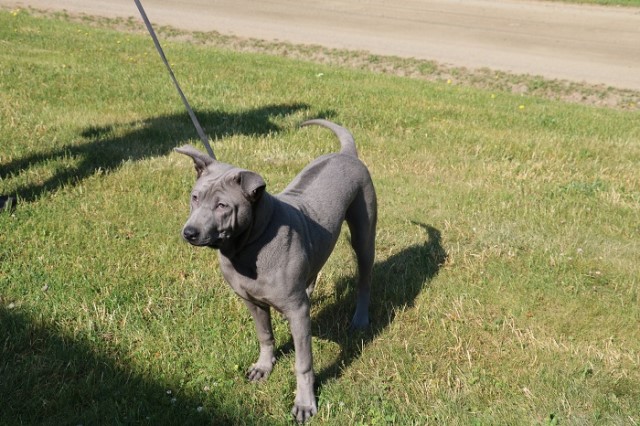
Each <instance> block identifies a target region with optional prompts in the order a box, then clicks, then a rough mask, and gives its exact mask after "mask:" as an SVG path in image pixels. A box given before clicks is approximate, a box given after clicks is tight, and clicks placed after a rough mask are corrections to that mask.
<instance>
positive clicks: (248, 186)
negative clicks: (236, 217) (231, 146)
mask: <svg viewBox="0 0 640 426" xmlns="http://www.w3.org/2000/svg"><path fill="white" fill-rule="evenodd" d="M232 180H233V181H234V182H235V183H237V184H238V185H240V188H242V192H243V194H244V196H245V197H247V200H249V201H251V202H252V203H255V202H256V201H258V200H259V199H260V197H262V194H263V193H264V190H265V188H266V187H267V184H266V183H265V181H264V179H262V176H260V175H259V174H257V173H255V172H251V171H249V170H240V171H239V172H237V173H236V174H234V175H233V176H232Z"/></svg>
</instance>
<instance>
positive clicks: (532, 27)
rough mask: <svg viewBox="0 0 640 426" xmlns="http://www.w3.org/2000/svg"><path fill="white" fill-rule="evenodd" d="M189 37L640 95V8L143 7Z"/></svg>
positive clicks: (100, 8) (38, 3)
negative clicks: (231, 38) (406, 60)
mask: <svg viewBox="0 0 640 426" xmlns="http://www.w3.org/2000/svg"><path fill="white" fill-rule="evenodd" d="M143 5H144V7H145V9H146V11H147V14H148V15H149V18H150V19H151V21H152V22H154V23H157V24H166V25H172V26H174V27H177V28H181V29H187V30H201V31H212V30H215V31H218V32H220V33H222V34H229V35H236V36H240V37H253V38H259V39H264V40H280V41H288V42H293V43H300V44H319V45H323V46H327V47H335V48H344V49H356V50H366V51H369V52H371V53H375V54H381V55H396V56H402V57H414V58H419V59H430V60H435V61H437V62H440V63H444V64H448V65H453V66H463V67H468V68H483V67H486V68H490V69H494V70H501V71H507V72H514V73H519V74H533V75H541V76H544V77H547V78H559V79H565V80H570V81H575V82H586V83H590V84H605V85H608V86H612V87H616V88H620V89H633V90H640V9H639V8H622V7H599V6H584V5H580V6H578V5H572V4H566V3H553V2H544V1H533V0H402V1H397V2H392V1H389V0H325V1H310V0H260V1H256V0H144V1H143ZM0 6H4V7H11V8H16V7H34V8H37V9H41V10H66V11H68V12H69V13H84V14H88V15H98V16H106V17H128V16H136V17H137V16H138V11H137V9H136V7H135V5H134V3H133V1H132V0H91V1H88V0H21V1H16V0H0Z"/></svg>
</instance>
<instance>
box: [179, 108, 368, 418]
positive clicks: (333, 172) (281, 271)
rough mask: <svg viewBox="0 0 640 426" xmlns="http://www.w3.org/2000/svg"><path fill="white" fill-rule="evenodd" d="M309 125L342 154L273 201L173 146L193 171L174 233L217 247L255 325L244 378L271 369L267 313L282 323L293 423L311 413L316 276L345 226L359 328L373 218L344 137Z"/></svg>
mask: <svg viewBox="0 0 640 426" xmlns="http://www.w3.org/2000/svg"><path fill="white" fill-rule="evenodd" d="M309 125H319V126H323V127H326V128H328V129H330V130H332V131H333V133H334V134H335V135H336V136H337V138H338V139H339V141H340V144H341V150H340V151H339V152H337V153H331V154H325V155H323V156H320V157H318V158H317V159H315V160H314V161H312V162H311V163H310V164H309V165H307V166H306V167H305V168H304V169H303V170H302V171H301V172H300V174H298V175H297V176H296V177H295V179H294V180H293V181H292V182H291V183H290V184H289V185H288V186H287V187H286V188H285V189H284V191H282V192H281V193H280V194H278V195H271V194H269V193H268V192H267V191H266V190H265V188H266V184H265V181H264V179H263V178H262V177H261V176H260V175H259V174H257V173H255V172H252V171H249V170H244V169H241V168H238V167H234V166H232V165H229V164H225V163H222V162H219V161H217V160H216V159H214V158H212V157H209V156H207V155H206V154H204V153H202V152H201V151H199V150H197V149H196V148H194V147H192V146H190V145H185V146H182V147H180V148H176V149H175V150H176V151H177V152H179V153H181V154H185V155H187V156H189V157H191V158H192V159H193V162H194V165H195V169H196V175H197V178H196V183H195V185H194V187H193V191H192V192H191V213H190V215H189V218H188V219H187V221H186V223H185V225H184V227H183V229H182V236H183V237H184V239H185V240H186V241H187V242H189V243H190V244H192V245H194V246H201V247H210V248H213V249H217V250H218V258H219V263H220V269H221V271H222V274H223V276H224V278H225V279H226V281H227V282H228V283H229V285H230V286H231V288H232V289H233V290H234V291H235V292H236V294H237V295H238V296H239V297H240V298H241V299H242V300H243V301H244V303H245V304H246V306H247V308H248V309H249V312H250V313H251V315H252V316H253V319H254V321H255V326H256V332H257V335H258V340H259V343H260V354H259V356H258V360H257V361H256V363H255V364H253V365H252V366H251V367H250V369H249V370H248V372H247V378H248V379H249V380H251V381H258V380H261V379H265V378H266V377H267V376H269V374H270V373H271V370H272V369H273V365H274V363H275V354H274V349H275V340H274V336H273V330H272V326H271V308H273V309H275V310H277V311H279V312H280V313H282V314H283V315H284V317H285V318H286V319H287V321H288V323H289V326H290V329H291V335H292V337H293V343H294V349H295V374H296V395H295V400H294V405H293V409H292V410H291V412H292V414H293V416H294V417H295V418H296V420H297V421H299V422H305V421H307V420H308V419H309V418H310V417H311V416H313V415H314V414H316V413H317V410H318V409H317V403H316V397H315V393H314V374H313V361H312V353H311V317H310V305H311V303H310V297H311V293H312V291H313V287H314V285H315V282H316V278H317V276H318V273H319V272H320V269H321V268H322V267H323V265H324V264H325V262H326V261H327V259H328V258H329V255H330V254H331V252H332V251H333V248H334V246H335V244H336V241H337V239H338V237H339V235H340V230H341V227H342V223H343V222H344V221H346V222H347V224H348V226H349V231H350V234H351V246H352V247H353V250H354V252H355V255H356V260H357V264H358V281H357V282H358V283H357V301H356V309H355V314H354V316H353V319H352V321H351V327H352V328H353V329H362V328H365V327H367V326H368V324H369V301H370V288H371V278H372V277H371V275H372V269H373V263H374V257H375V236H376V222H377V201H376V193H375V189H374V186H373V182H372V180H371V176H370V174H369V171H368V170H367V167H366V166H365V165H364V164H363V163H362V162H361V161H360V160H359V159H358V154H357V151H356V145H355V142H354V139H353V136H352V135H351V133H350V132H349V131H348V130H346V129H345V128H343V127H341V126H339V125H337V124H335V123H332V122H330V121H327V120H323V119H315V120H308V121H305V122H304V123H302V124H301V127H304V126H309Z"/></svg>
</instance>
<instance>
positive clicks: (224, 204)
mask: <svg viewBox="0 0 640 426" xmlns="http://www.w3.org/2000/svg"><path fill="white" fill-rule="evenodd" d="M227 207H229V206H228V205H227V204H226V203H218V204H216V208H217V209H226V208H227Z"/></svg>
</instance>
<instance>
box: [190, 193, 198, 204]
mask: <svg viewBox="0 0 640 426" xmlns="http://www.w3.org/2000/svg"><path fill="white" fill-rule="evenodd" d="M191 202H192V203H193V204H198V194H191Z"/></svg>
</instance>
